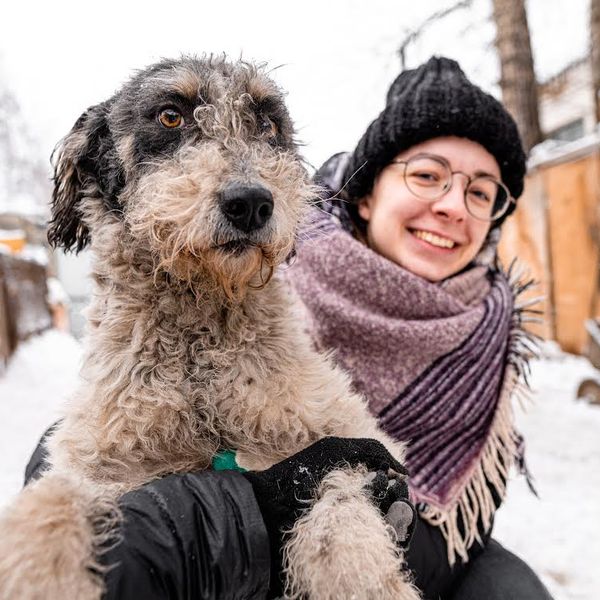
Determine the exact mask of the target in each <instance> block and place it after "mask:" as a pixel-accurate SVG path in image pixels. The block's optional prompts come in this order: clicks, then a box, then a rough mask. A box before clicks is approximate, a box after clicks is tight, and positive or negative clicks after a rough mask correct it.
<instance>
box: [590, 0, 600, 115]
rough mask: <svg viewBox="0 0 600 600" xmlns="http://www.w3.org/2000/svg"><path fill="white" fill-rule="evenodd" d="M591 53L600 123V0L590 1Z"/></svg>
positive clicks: (595, 99)
mask: <svg viewBox="0 0 600 600" xmlns="http://www.w3.org/2000/svg"><path fill="white" fill-rule="evenodd" d="M590 54H591V57H592V89H593V91H594V105H595V107H596V122H597V123H600V0H591V2H590Z"/></svg>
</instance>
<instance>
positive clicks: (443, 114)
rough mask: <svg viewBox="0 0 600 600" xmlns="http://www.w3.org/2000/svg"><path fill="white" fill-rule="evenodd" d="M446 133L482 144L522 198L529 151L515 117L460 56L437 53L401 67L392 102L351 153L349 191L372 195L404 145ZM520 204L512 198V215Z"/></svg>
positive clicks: (358, 195)
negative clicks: (418, 63) (414, 65)
mask: <svg viewBox="0 0 600 600" xmlns="http://www.w3.org/2000/svg"><path fill="white" fill-rule="evenodd" d="M442 136H457V137H463V138H467V139H470V140H472V141H474V142H477V143H479V144H481V145H482V146H483V147H484V148H485V149H486V150H487V151H488V152H489V153H490V154H491V155H492V156H493V157H494V158H495V159H496V161H497V162H498V166H499V167H500V174H501V179H502V182H503V183H504V184H505V185H506V186H507V187H508V189H509V191H510V194H511V196H512V197H513V198H514V199H515V200H516V199H517V198H518V197H519V196H520V195H521V193H522V192H523V179H524V176H525V171H526V157H525V152H524V151H523V146H522V144H521V138H520V136H519V132H518V130H517V125H516V123H515V121H514V119H513V118H512V117H511V116H510V114H509V113H508V111H507V110H506V109H505V108H504V107H503V106H502V104H501V103H500V102H498V100H496V99H495V98H494V97H493V96H490V95H489V94H486V93H485V92H484V91H483V90H481V88H479V87H477V86H476V85H474V84H473V83H471V82H470V81H469V80H468V79H467V77H466V75H465V74H464V73H463V71H462V70H461V68H460V67H459V65H458V63H457V62H456V61H454V60H451V59H449V58H444V57H432V58H430V59H429V61H427V62H426V63H425V64H423V65H421V66H420V67H418V68H416V69H411V70H407V71H403V72H402V73H400V75H398V77H397V78H396V80H395V81H394V83H393V84H392V86H391V87H390V89H389V91H388V94H387V101H386V107H385V108H384V109H383V111H382V112H381V114H380V115H379V116H378V117H377V119H375V120H374V121H373V122H372V123H371V124H370V125H369V127H368V129H367V131H366V132H365V134H364V135H363V136H362V138H361V139H360V141H359V142H358V145H357V146H356V149H355V150H354V152H353V153H352V155H351V157H350V160H349V163H348V166H347V168H346V171H345V173H344V180H345V181H347V182H348V183H347V187H346V193H347V197H348V198H349V199H351V200H358V199H360V198H362V197H364V196H365V195H367V194H368V193H369V192H370V191H371V189H372V187H373V182H374V180H375V177H376V176H377V174H378V173H379V172H380V171H381V170H382V169H383V168H385V167H386V166H387V165H388V164H389V163H390V161H391V160H393V159H394V157H395V156H397V155H398V154H399V153H400V152H402V151H403V150H406V149H408V148H410V147H412V146H414V145H415V144H419V143H421V142H424V141H426V140H429V139H433V138H437V137H442ZM514 208H515V205H514V203H511V205H510V208H509V210H508V212H507V215H508V214H510V213H511V212H512V211H513V210H514ZM507 215H505V216H507Z"/></svg>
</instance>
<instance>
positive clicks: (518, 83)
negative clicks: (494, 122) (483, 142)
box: [493, 0, 542, 150]
mask: <svg viewBox="0 0 600 600" xmlns="http://www.w3.org/2000/svg"><path fill="white" fill-rule="evenodd" d="M493 3H494V21H495V23H496V42H495V43H496V48H497V50H498V55H499V57H500V68H501V77H500V88H501V89H502V101H503V102H504V105H505V106H506V108H507V109H508V111H509V112H510V113H511V114H512V116H513V117H514V119H515V121H516V122H517V126H518V127H519V132H520V133H521V137H522V138H523V144H524V146H525V148H526V150H530V149H531V148H532V147H533V146H535V145H536V144H537V143H538V142H541V141H542V131H541V128H540V120H539V113H538V93H537V82H536V78H535V70H534V67H533V55H532V53H531V40H530V38H529V25H528V24H527V12H526V10H525V0H493Z"/></svg>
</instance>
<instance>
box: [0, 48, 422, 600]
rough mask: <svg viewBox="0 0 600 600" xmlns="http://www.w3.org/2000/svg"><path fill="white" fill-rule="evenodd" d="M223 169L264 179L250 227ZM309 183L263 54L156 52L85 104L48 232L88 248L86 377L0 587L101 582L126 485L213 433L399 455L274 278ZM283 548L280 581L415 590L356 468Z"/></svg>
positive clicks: (206, 445) (355, 591)
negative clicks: (364, 445) (230, 210)
mask: <svg viewBox="0 0 600 600" xmlns="http://www.w3.org/2000/svg"><path fill="white" fill-rule="evenodd" d="M165 110H168V111H171V112H170V113H169V115H167V116H168V117H169V118H171V119H173V122H175V123H177V124H176V125H175V126H173V127H170V126H169V127H167V126H165V125H164V123H163V124H161V120H160V117H161V115H163V111H165ZM177 115H179V116H181V121H178V116H177ZM157 117H158V118H157ZM167 121H168V120H167ZM231 185H234V186H235V185H237V186H241V187H244V186H246V188H247V187H250V188H252V186H254V188H252V189H256V188H257V186H258V189H260V190H264V189H266V190H268V194H270V195H271V197H272V215H270V217H269V218H268V219H267V222H266V223H264V225H263V226H261V227H257V228H255V229H252V230H250V231H246V230H242V229H240V228H238V227H236V226H234V224H232V221H231V219H229V220H228V219H227V218H226V217H225V215H224V212H223V208H222V198H223V193H224V190H226V189H228V186H231ZM314 194H315V190H314V188H313V187H312V186H311V185H310V184H309V181H308V178H307V174H306V172H305V169H304V167H303V164H302V161H301V159H300V158H299V155H298V153H297V150H296V144H295V143H294V139H293V127H292V123H291V121H290V118H289V116H288V113H287V110H286V108H285V105H284V103H283V98H282V93H281V91H280V90H279V89H278V88H277V87H276V86H275V84H274V83H273V82H272V81H271V80H270V79H269V78H268V76H267V75H266V73H265V69H264V67H262V66H255V65H253V64H248V63H245V62H241V61H239V62H233V63H232V62H228V61H227V60H226V59H225V58H224V57H213V56H209V57H202V58H195V57H183V58H181V59H178V60H173V61H167V60H165V61H162V62H160V63H158V64H156V65H154V66H152V67H150V68H148V69H146V70H144V71H141V72H139V73H138V74H137V75H136V76H134V77H133V78H132V79H131V80H130V81H129V82H128V83H127V84H125V86H124V87H123V88H122V89H121V90H120V91H119V92H118V93H116V94H115V95H114V96H113V97H112V98H110V99H109V100H108V101H106V102H104V103H102V104H100V105H97V106H94V107H92V108H90V109H89V110H87V111H86V112H85V113H84V114H83V115H82V116H81V117H80V119H79V120H78V121H77V123H76V124H75V126H74V127H73V129H72V131H71V132H70V133H69V135H68V136H67V137H66V138H65V139H64V140H63V142H62V143H61V145H60V146H59V147H58V149H57V153H56V157H55V191H54V198H53V221H52V223H51V227H50V230H49V237H50V240H51V241H52V242H53V243H54V244H56V245H61V246H63V247H65V248H66V249H76V250H80V249H82V248H83V247H85V246H86V245H88V244H90V245H91V248H92V251H93V256H94V259H93V260H94V262H93V279H94V282H95V293H94V297H93V302H92V305H91V307H90V309H89V312H88V317H89V332H88V339H87V346H86V353H85V358H84V364H83V368H82V372H81V376H82V380H83V382H82V385H81V386H80V388H79V390H78V391H77V393H76V394H75V397H74V398H73V399H72V401H71V402H70V404H69V406H68V408H67V411H66V413H65V416H64V421H63V422H62V424H61V425H60V426H59V428H58V429H57V430H56V432H55V433H54V434H53V436H52V437H51V439H50V442H49V450H50V461H51V468H50V470H49V471H48V472H47V473H45V474H44V476H43V477H42V478H41V480H40V481H38V482H36V483H35V484H33V485H31V486H29V487H28V488H26V489H25V490H24V492H23V493H22V494H21V495H20V496H19V497H18V498H17V499H16V501H15V502H14V503H13V504H12V506H10V507H9V508H8V509H7V510H6V511H5V512H4V514H3V515H2V517H1V518H0V598H4V599H9V598H10V599H16V598H19V600H29V599H31V600H33V599H37V598H46V599H48V598H50V599H58V598H61V599H62V598H78V599H82V600H86V599H88V598H89V599H92V598H95V599H97V598H99V597H100V595H101V593H102V578H101V577H100V576H99V569H100V567H99V563H98V562H97V561H96V560H95V552H96V549H97V547H98V545H99V544H101V543H102V542H103V541H104V540H105V538H106V536H107V535H108V534H109V533H110V529H111V523H112V522H113V521H111V519H113V520H114V519H118V511H117V509H116V499H117V498H118V497H119V495H120V494H122V493H124V492H125V491H127V490H130V489H133V488H136V487H138V486H140V485H141V484H143V483H145V482H147V481H149V480H151V479H153V478H156V477H159V476H161V475H164V474H166V473H172V472H178V471H179V472H181V471H190V470H194V469H205V468H208V467H209V466H210V464H211V459H212V457H213V455H214V454H215V452H216V451H217V450H218V449H219V448H235V449H237V451H238V462H239V463H240V464H241V465H242V466H245V467H247V468H251V469H264V468H267V467H269V466H270V465H272V464H274V463H276V462H278V461H279V460H281V459H283V458H285V457H287V456H290V455H292V454H294V453H295V452H297V451H299V450H301V449H302V448H304V447H306V446H307V445H309V444H310V443H312V442H314V441H315V440H317V439H319V438H321V437H324V436H328V435H336V436H346V437H372V438H375V439H378V440H381V441H382V442H383V443H384V444H385V445H386V447H387V448H388V449H389V450H390V451H391V452H392V453H393V454H394V455H395V456H396V457H397V458H398V459H399V460H402V458H403V446H402V445H401V444H398V443H395V442H392V440H390V439H389V438H388V437H387V436H386V435H385V434H383V433H382V432H381V431H379V430H378V428H377V425H376V422H375V420H374V419H373V417H372V416H370V414H369V412H368V410H367V408H366V405H365V403H364V401H363V400H362V398H360V397H359V396H357V395H356V394H355V393H354V392H352V390H351V386H350V381H349V378H348V377H347V376H346V375H345V374H344V373H343V372H342V371H341V370H339V369H337V368H336V367H335V366H334V364H333V362H332V360H331V358H330V357H328V356H323V355H322V354H318V353H317V352H316V351H315V350H314V349H313V348H312V346H311V343H310V341H309V339H308V338H307V336H306V335H305V334H304V333H303V331H302V327H301V323H300V320H299V319H298V318H297V315H296V313H295V309H294V302H293V298H291V297H290V295H289V293H290V292H289V291H288V289H287V287H286V286H285V285H284V284H283V283H282V281H280V279H278V277H277V276H275V277H271V275H272V272H273V269H274V268H275V267H276V266H277V265H279V264H280V263H281V262H282V261H283V260H284V259H285V258H286V257H287V256H288V255H289V254H290V252H291V251H292V249H293V245H294V239H295V235H296V231H297V226H298V223H299V221H300V220H301V218H302V215H303V214H304V211H305V209H306V207H307V205H308V201H309V199H310V198H312V197H313V196H314ZM107 515H108V516H107ZM341 522H343V523H344V526H343V527H338V524H339V523H341ZM316 549H318V556H317V555H315V551H316ZM285 555H286V557H287V563H286V564H287V573H288V582H287V591H288V595H289V596H290V597H294V598H301V597H302V598H311V599H330V598H331V599H333V598H344V599H346V598H350V597H355V598H360V599H361V600H362V599H369V598H373V599H378V600H382V599H383V600H385V599H390V600H392V599H394V600H398V599H400V600H413V599H416V598H417V597H418V594H417V593H416V591H415V590H414V588H413V587H412V585H411V584H410V583H409V582H408V580H407V577H406V574H405V573H404V571H403V570H402V568H401V566H402V555H401V554H400V553H399V551H398V550H397V549H396V546H395V544H394V543H393V539H392V537H391V535H390V531H389V527H388V526H386V524H385V521H384V519H383V518H382V517H381V515H380V514H379V512H378V510H377V509H376V508H375V506H374V505H372V504H371V503H370V501H369V499H368V497H367V495H366V492H365V491H364V473H361V472H360V470H357V471H355V472H351V471H336V472H334V473H332V474H331V475H329V476H328V477H327V478H326V480H325V481H324V482H323V484H322V485H321V487H320V489H319V492H318V494H317V497H316V498H315V499H314V502H313V505H312V508H311V509H310V510H308V511H307V512H306V514H305V516H303V517H302V518H301V520H299V521H298V522H297V523H296V525H295V527H294V530H293V532H292V534H291V536H290V540H289V542H288V545H287V547H286V549H285Z"/></svg>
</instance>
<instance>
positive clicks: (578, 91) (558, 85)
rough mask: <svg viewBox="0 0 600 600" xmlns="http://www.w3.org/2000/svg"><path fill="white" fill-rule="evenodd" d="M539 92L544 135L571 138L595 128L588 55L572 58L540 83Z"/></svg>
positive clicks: (576, 137)
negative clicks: (560, 69)
mask: <svg viewBox="0 0 600 600" xmlns="http://www.w3.org/2000/svg"><path fill="white" fill-rule="evenodd" d="M538 94H539V103H540V105H539V110H540V121H541V123H540V124H541V127H542V132H543V134H544V138H547V139H553V140H560V141H565V142H570V141H573V140H577V139H579V138H581V137H583V136H585V135H588V134H590V133H592V132H593V131H594V130H595V128H596V118H595V107H594V92H593V88H592V65H591V60H590V57H589V56H586V57H584V58H580V59H578V60H576V61H573V62H572V63H570V64H568V65H567V66H566V67H565V68H564V69H562V71H560V72H559V73H557V74H556V75H554V76H553V77H551V78H550V79H548V80H547V81H544V82H543V83H541V84H540V86H539V90H538Z"/></svg>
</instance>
